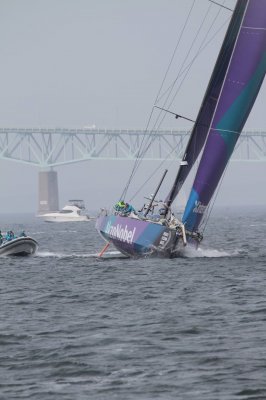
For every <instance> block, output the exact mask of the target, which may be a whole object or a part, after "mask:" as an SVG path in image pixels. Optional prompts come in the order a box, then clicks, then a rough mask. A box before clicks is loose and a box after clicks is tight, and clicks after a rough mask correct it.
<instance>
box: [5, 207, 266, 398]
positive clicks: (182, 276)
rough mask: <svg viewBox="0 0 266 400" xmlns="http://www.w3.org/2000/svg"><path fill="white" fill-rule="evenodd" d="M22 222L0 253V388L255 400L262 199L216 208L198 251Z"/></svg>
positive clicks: (263, 251) (263, 295)
mask: <svg viewBox="0 0 266 400" xmlns="http://www.w3.org/2000/svg"><path fill="white" fill-rule="evenodd" d="M12 228H13V230H16V231H18V230H21V229H22V228H24V229H26V231H27V233H29V234H30V235H32V236H33V237H34V238H36V239H37V240H38V242H39V245H40V247H39V251H38V253H37V255H36V256H34V257H29V258H4V257H2V258H0V291H1V320H0V324H1V325H0V327H1V330H0V349H1V352H0V399H38V400H44V399H45V400H46V399H47V400H48V399H49V400H52V399H56V400H57V399H64V400H67V399H69V400H73V399H103V400H105V399H119V400H125V399H163V400H164V399H182V400H183V399H189V400H194V399H204V400H205V399H210V400H214V399H228V400H232V399H239V400H243V399H266V239H265V232H266V209H264V208H258V209H256V210H255V211H254V210H250V209H248V210H247V209H241V210H235V209H232V210H229V211H228V210H220V211H219V212H216V214H215V215H213V217H212V219H211V221H210V222H209V225H208V228H207V230H206V232H205V240H204V244H202V247H201V249H200V250H199V251H198V252H195V251H190V250H186V252H185V254H184V257H182V258H179V259H174V260H162V259H145V260H131V259H123V258H119V255H118V254H117V253H116V252H115V251H114V249H110V251H109V252H108V254H107V256H108V258H106V259H102V260H99V259H98V258H97V257H95V255H96V254H97V253H98V252H99V251H100V250H101V248H102V247H103V244H104V243H103V241H102V240H101V238H100V237H99V236H98V234H97V232H96V231H95V228H94V223H93V222H89V223H70V224H69V223H68V224H66V223H61V224H47V223H45V222H42V221H40V220H39V219H37V218H34V217H33V216H12V217H11V216H9V217H8V216H4V217H2V223H1V229H2V231H5V230H8V229H12Z"/></svg>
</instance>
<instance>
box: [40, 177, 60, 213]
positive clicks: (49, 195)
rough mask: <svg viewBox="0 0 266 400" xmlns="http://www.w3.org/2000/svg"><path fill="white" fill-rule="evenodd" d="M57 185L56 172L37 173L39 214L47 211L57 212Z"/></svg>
mask: <svg viewBox="0 0 266 400" xmlns="http://www.w3.org/2000/svg"><path fill="white" fill-rule="evenodd" d="M58 209H59V202H58V184H57V172H56V171H40V172H39V214H43V213H44V212H47V211H57V210H58Z"/></svg>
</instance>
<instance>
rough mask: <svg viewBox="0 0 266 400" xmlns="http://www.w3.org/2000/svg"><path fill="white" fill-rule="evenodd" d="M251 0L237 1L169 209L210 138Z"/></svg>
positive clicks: (169, 198) (166, 202)
mask: <svg viewBox="0 0 266 400" xmlns="http://www.w3.org/2000/svg"><path fill="white" fill-rule="evenodd" d="M247 1H248V0H238V1H237V4H236V7H235V10H234V13H233V16H232V18H231V21H230V23H229V26H228V29H227V32H226V35H225V38H224V41H223V44H222V47H221V50H220V52H219V55H218V58H217V61H216V63H215V67H214V70H213V73H212V76H211V79H210V81H209V84H208V87H207V90H206V92H205V95H204V98H203V101H202V103H201V106H200V109H199V112H198V116H197V118H196V121H195V124H194V126H193V129H192V132H191V135H190V139H189V142H188V144H187V147H186V150H185V153H184V156H183V158H182V161H181V163H180V167H179V170H178V173H177V175H176V178H175V181H174V183H173V186H172V188H171V190H170V193H169V194H168V196H167V197H166V199H165V204H166V205H167V207H168V208H169V207H170V206H171V204H172V202H173V201H174V199H175V197H176V196H177V194H178V193H179V191H180V189H181V187H182V186H183V183H184V182H185V180H186V178H187V176H188V174H189V172H190V170H191V168H192V167H193V165H194V163H195V161H196V160H197V158H198V156H199V153H200V152H201V150H202V148H203V145H204V143H205V141H206V137H207V135H208V132H209V127H210V123H211V120H212V117H213V113H214V110H215V108H216V105H217V100H218V98H219V95H220V92H221V88H222V84H223V79H224V75H225V73H226V70H227V68H228V64H229V61H230V58H231V55H232V52H233V49H234V44H235V41H236V38H237V35H238V32H239V28H240V24H241V21H242V18H243V13H244V10H245V7H246V4H247Z"/></svg>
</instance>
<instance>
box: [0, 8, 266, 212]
mask: <svg viewBox="0 0 266 400" xmlns="http://www.w3.org/2000/svg"><path fill="white" fill-rule="evenodd" d="M192 4H193V1H192V0H179V1H176V2H173V1H172V0H144V1H140V0H136V1H134V2H125V1H122V0H100V1H95V0H75V1H74V0H39V1H36V0H24V1H23V2H22V1H20V0H12V1H10V0H3V1H2V2H1V6H2V7H1V11H2V13H1V17H0V18H1V24H0V33H1V35H0V48H1V54H2V63H1V72H2V73H1V74H0V80H1V91H0V118H1V123H0V127H1V128H8V127H21V128H31V127H33V128H37V127H42V128H49V127H65V128H83V127H89V126H95V127H97V128H110V129H114V128H120V129H122V128H124V129H134V128H139V129H145V127H146V124H147V121H148V119H149V115H150V112H151V109H152V106H153V104H154V100H155V98H156V95H157V93H158V90H159V88H160V85H161V83H162V81H163V77H164V75H165V72H166V70H167V68H168V66H169V62H170V60H171V57H172V54H173V51H174V48H175V46H176V45H177V42H178V38H179V37H180V33H181V31H182V28H183V26H184V22H185V18H186V16H187V15H188V12H189V10H190V7H191V6H192ZM224 4H225V5H226V6H227V7H229V8H233V7H234V5H235V1H234V0H227V1H225V3H224ZM217 7H218V6H217V5H215V4H212V3H210V2H208V1H207V0H206V1H205V0H197V1H196V2H195V6H194V9H193V14H192V25H191V27H190V28H189V29H188V30H187V32H186V36H185V37H186V39H185V40H183V42H182V43H181V42H180V43H179V46H180V50H179V52H178V53H177V54H176V57H175V59H174V61H173V65H172V67H173V71H172V72H171V73H172V75H171V74H170V77H169V79H170V82H171V81H172V80H173V79H174V77H175V76H176V70H177V69H178V68H179V67H180V64H179V63H180V62H181V61H180V60H181V53H185V52H186V51H188V50H189V49H190V48H189V46H190V43H192V44H193V36H192V34H195V32H194V33H192V28H193V26H194V25H195V24H196V22H197V20H198V19H199V20H202V21H203V19H204V18H205V16H206V18H208V19H210V20H211V18H214V17H215V16H216V15H217ZM230 15H231V12H230V11H228V10H226V9H221V10H220V11H219V15H218V16H217V20H216V22H215V26H214V27H213V39H212V40H211V41H210V42H209V43H208V45H207V46H206V47H204V48H203V49H202V51H201V52H200V53H199V55H198V56H197V58H196V61H195V64H193V66H192V68H191V70H189V74H188V76H187V77H186V80H185V82H184V85H182V87H180V89H179V93H178V96H177V97H176V100H175V102H174V103H173V104H172V106H171V109H172V110H174V111H175V112H178V113H180V114H182V115H186V116H188V117H189V118H192V119H193V118H195V116H196V114H197V112H198V108H199V106H200V103H201V101H202V97H203V95H204V92H205V90H206V87H207V84H208V80H209V78H210V74H211V72H212V69H213V66H214V63H215V60H216V57H217V54H218V52H219V49H220V46H221V43H222V40H223V37H224V34H225V30H226V27H227V24H228V21H229V18H230ZM215 32H216V33H215ZM214 33H215V34H214ZM193 50H194V49H193ZM194 51H195V50H194ZM206 61H208V62H206ZM166 87H167V82H166ZM265 88H266V84H265V82H264V83H263V86H262V89H261V91H260V93H259V96H258V98H257V100H256V103H255V106H254V108H253V109H252V112H251V114H250V117H249V119H248V121H247V123H246V126H245V127H244V129H245V130H253V129H254V130H256V129H257V130H264V131H266V121H265V117H264V113H265V111H264V110H265V101H264V99H265ZM184 126H185V127H187V128H189V127H190V126H191V124H185V125H184V122H182V121H179V120H176V119H174V118H172V117H171V116H168V117H167V118H166V119H165V128H172V129H182V128H183V127H184ZM132 165H133V164H132V161H128V162H125V161H123V162H119V161H88V162H83V163H81V164H75V165H67V166H64V167H58V168H56V171H57V172H58V181H59V202H60V207H63V206H64V204H65V203H66V202H67V200H68V199H69V198H73V197H79V198H82V199H84V201H85V203H86V205H87V208H88V209H89V210H93V209H97V208H100V207H101V206H103V207H104V206H108V207H109V206H111V205H112V204H113V203H115V202H116V200H117V199H118V198H119V196H120V194H121V192H122V190H123V188H124V185H125V184H126V182H127V179H128V176H129V174H130V172H131V169H132ZM156 165H157V164H156V163H155V162H150V163H149V164H148V163H143V166H142V172H141V173H140V175H139V178H137V179H136V180H134V182H133V187H132V191H131V194H132V193H134V192H135V191H136V190H137V188H138V187H139V186H140V185H141V184H142V183H143V182H142V181H141V182H140V178H142V177H143V175H145V176H147V175H148V174H150V173H151V171H152V169H153V168H155V166H156ZM0 167H1V168H0V171H1V172H0V174H1V175H0V177H1V188H2V190H1V194H0V204H1V213H16V212H18V211H19V212H20V211H21V212H22V213H24V212H32V213H35V212H36V213H37V208H38V168H36V167H32V166H28V165H24V164H19V163H14V162H11V161H3V160H0ZM177 167H178V166H177V165H173V164H172V165H171V171H169V174H168V177H167V181H166V184H165V186H164V188H162V189H163V192H164V193H165V194H167V192H168V188H169V187H170V185H171V182H172V181H173V179H174V176H175V173H176V171H177ZM264 170H265V166H264V164H263V163H230V165H229V167H228V170H227V172H226V175H225V178H224V181H223V183H222V187H221V190H220V192H219V195H218V197H217V201H216V204H217V206H219V205H230V204H231V205H232V206H233V205H238V204H239V205H244V206H245V205H247V206H248V205H251V204H255V205H264V204H266V190H265V173H264ZM160 176H161V173H160V172H159V174H158V175H157V178H156V179H157V180H156V179H155V180H152V181H151V182H150V183H149V184H147V186H146V188H145V190H144V191H143V192H142V194H141V195H140V196H139V197H138V198H137V199H136V203H137V206H139V204H141V201H142V199H143V196H145V195H147V194H149V193H152V192H153V191H154V186H155V182H157V181H158V180H159V179H160ZM190 183H191V179H190V180H189V181H188V185H186V187H185V192H186V195H188V194H189V193H188V192H189V184H190Z"/></svg>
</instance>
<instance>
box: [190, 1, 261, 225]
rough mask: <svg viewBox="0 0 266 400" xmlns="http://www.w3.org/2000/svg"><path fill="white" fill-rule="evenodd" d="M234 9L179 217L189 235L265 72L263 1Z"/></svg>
mask: <svg viewBox="0 0 266 400" xmlns="http://www.w3.org/2000/svg"><path fill="white" fill-rule="evenodd" d="M243 6H244V9H243ZM238 8H239V9H240V8H241V9H242V12H243V16H242V18H241V22H240V26H239V28H238V33H237V36H236V40H235V43H234V46H233V50H232V54H231V57H230V60H229V63H228V68H227V70H226V71H225V73H224V76H223V79H222V86H221V91H220V94H219V97H218V99H217V102H216V107H215V110H214V112H213V116H212V120H211V124H210V128H209V133H208V138H207V141H206V144H205V147H204V151H203V154H202V158H201V161H200V165H199V167H198V171H197V174H196V177H195V181H194V184H193V187H192V190H191V193H190V196H189V199H188V202H187V205H186V209H185V212H184V216H183V223H184V224H185V226H186V229H187V230H189V231H192V232H195V231H197V230H198V228H199V225H200V222H201V220H202V217H203V215H204V212H205V210H206V208H207V206H208V204H209V202H210V200H211V198H212V196H213V194H214V192H215V190H216V188H217V185H218V183H219V181H220V179H221V177H222V175H223V173H224V170H225V168H226V165H227V163H228V161H229V159H230V156H231V154H232V152H233V150H234V147H235V144H236V142H237V139H238V137H239V135H240V133H241V131H242V129H243V126H244V124H245V122H246V120H247V118H248V115H249V113H250V111H251V108H252V106H253V104H254V102H255V99H256V97H257V94H258V92H259V89H260V87H261V84H262V82H263V78H264V76H265V73H266V0H248V1H246V0H239V1H238V3H237V6H236V10H237V9H238ZM236 10H235V12H236ZM235 12H234V15H235ZM234 15H233V17H232V18H233V19H234Z"/></svg>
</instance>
